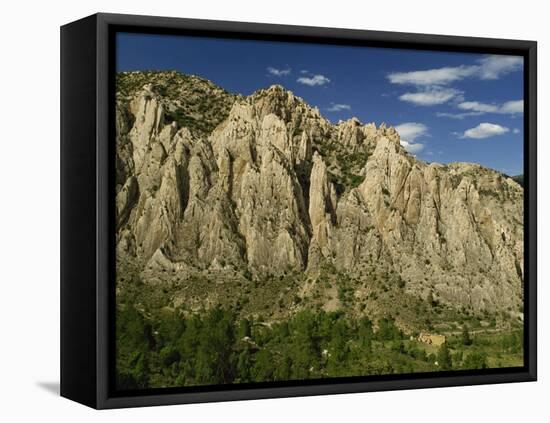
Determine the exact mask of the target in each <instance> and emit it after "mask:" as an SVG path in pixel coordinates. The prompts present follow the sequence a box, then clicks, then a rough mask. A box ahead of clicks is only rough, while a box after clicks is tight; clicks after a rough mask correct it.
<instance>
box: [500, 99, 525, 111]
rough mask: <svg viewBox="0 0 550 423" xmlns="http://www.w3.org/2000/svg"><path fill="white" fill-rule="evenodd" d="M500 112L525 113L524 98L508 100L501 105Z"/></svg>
mask: <svg viewBox="0 0 550 423" xmlns="http://www.w3.org/2000/svg"><path fill="white" fill-rule="evenodd" d="M500 113H511V114H515V113H523V100H514V101H507V102H506V103H504V104H503V105H502V106H501V107H500Z"/></svg>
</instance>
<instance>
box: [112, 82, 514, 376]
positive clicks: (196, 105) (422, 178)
mask: <svg viewBox="0 0 550 423" xmlns="http://www.w3.org/2000/svg"><path fill="white" fill-rule="evenodd" d="M117 81H118V95H117V186H116V193H117V196H116V209H117V213H116V215H117V304H118V306H119V309H120V310H122V311H124V310H126V309H127V308H128V307H129V308H131V309H135V310H136V311H137V312H138V313H139V314H140V315H142V316H144V318H145V319H152V321H155V319H161V318H162V319H164V317H159V316H166V313H168V314H173V313H176V315H180V316H182V318H183V317H184V316H191V315H193V314H196V313H203V312H204V311H207V310H212V309H215V308H216V307H217V306H220V307H222V308H223V309H225V310H229V311H230V312H231V313H233V315H234V316H236V318H237V319H251V320H254V321H258V322H266V324H268V325H272V324H275V323H277V322H284V321H288V320H289V319H293V318H295V316H298V315H300V313H301V312H303V311H312V312H315V313H343V315H344V316H346V318H347V319H351V320H350V321H353V320H356V319H362V318H367V319H370V321H372V322H375V327H378V325H379V323H376V322H379V321H380V319H390V321H391V322H395V324H396V325H397V327H398V328H400V330H402V331H404V333H409V334H413V333H418V332H419V331H422V330H430V331H436V332H439V333H448V334H452V333H454V332H455V331H456V330H457V328H461V327H464V325H466V324H468V325H471V326H474V327H486V328H487V327H489V328H492V330H508V329H513V328H518V327H520V326H521V322H522V319H523V308H522V304H523V298H522V291H523V226H522V221H523V189H522V187H521V186H520V185H519V184H518V183H517V182H515V181H514V180H513V179H511V178H509V177H507V176H506V175H503V174H502V173H500V172H497V171H494V170H491V169H488V168H484V167H482V166H480V165H477V164H471V163H451V164H448V165H443V164H438V163H425V162H422V161H420V160H418V159H416V158H415V157H414V156H412V155H410V154H408V153H407V151H406V150H405V149H404V148H403V147H402V146H401V143H400V137H399V134H398V133H397V131H396V130H395V129H394V128H392V127H387V126H386V125H384V124H382V125H378V126H377V125H375V124H374V123H369V124H363V123H362V122H360V121H359V120H358V119H355V118H353V119H350V120H347V121H344V122H339V123H338V124H332V123H331V122H330V121H328V120H327V119H325V118H324V117H323V116H322V115H321V114H320V113H319V110H318V109H316V108H313V107H310V106H309V105H308V104H306V103H305V102H304V101H303V100H302V99H301V98H299V97H297V96H295V95H294V94H293V93H291V92H290V91H288V90H286V89H284V88H283V87H281V86H278V85H274V86H271V87H269V88H267V89H262V90H259V91H257V92H255V93H253V94H252V95H250V96H248V97H243V96H240V95H233V94H229V93H227V92H226V91H224V90H223V89H221V88H219V87H216V86H215V85H214V84H213V83H211V82H209V81H206V80H204V79H201V78H198V77H193V76H186V75H182V74H178V73H176V72H157V73H154V72H153V73H152V72H148V73H139V72H131V73H124V74H120V75H119V76H118V79H117ZM125 307H126V308H125ZM158 321H160V320H158ZM432 365H433V364H432ZM413 367H414V366H413ZM419 368H420V367H419ZM373 371H374V370H373ZM376 371H379V370H376ZM172 383H173V381H172Z"/></svg>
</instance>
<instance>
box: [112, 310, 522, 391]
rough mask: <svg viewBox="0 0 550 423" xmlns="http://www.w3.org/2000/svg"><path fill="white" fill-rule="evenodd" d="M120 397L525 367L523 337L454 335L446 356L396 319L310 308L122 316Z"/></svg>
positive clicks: (119, 323)
mask: <svg viewBox="0 0 550 423" xmlns="http://www.w3.org/2000/svg"><path fill="white" fill-rule="evenodd" d="M117 340H118V342H117V384H118V387H119V388H120V389H123V390H124V389H126V390H128V389H140V388H146V387H169V386H192V385H210V384H227V383H245V382H263V381H277V380H291V379H312V378H313V379H318V378H327V377H342V376H358V375H380V374H396V373H412V372H431V371H438V370H460V369H482V368H487V367H499V366H512V365H521V357H522V355H521V348H522V336H521V331H512V332H509V333H507V334H496V333H494V334H488V333H485V334H483V335H480V336H476V337H475V338H474V339H473V340H472V344H471V345H469V346H465V345H464V343H463V339H462V336H451V337H449V340H448V342H446V343H445V344H443V345H442V346H441V347H440V348H439V349H436V347H433V346H431V345H427V344H424V343H421V342H419V341H416V340H414V339H410V338H409V337H408V336H407V335H405V334H404V333H403V331H402V330H401V329H399V328H398V327H397V326H396V324H395V320H394V319H393V318H391V317H386V318H382V319H380V320H378V322H376V325H375V324H374V323H373V322H372V321H371V320H370V319H368V318H366V317H361V318H357V319H350V318H347V317H346V316H345V315H344V314H343V313H341V312H325V311H311V310H302V311H299V312H298V313H296V314H295V315H294V316H292V317H291V318H289V319H288V320H283V321H278V322H265V321H264V319H263V318H262V317H261V316H258V317H256V318H250V319H238V318H237V316H236V314H235V313H234V312H231V311H228V310H225V309H223V308H221V307H214V308H212V309H210V310H208V311H203V312H200V313H199V312H198V313H193V314H187V315H186V314H183V313H180V312H175V311H167V310H163V311H161V312H159V313H156V314H155V315H154V316H149V317H145V315H144V314H143V313H141V312H139V311H138V310H137V309H136V308H135V307H134V306H131V305H126V306H124V307H120V308H119V310H118V313H117Z"/></svg>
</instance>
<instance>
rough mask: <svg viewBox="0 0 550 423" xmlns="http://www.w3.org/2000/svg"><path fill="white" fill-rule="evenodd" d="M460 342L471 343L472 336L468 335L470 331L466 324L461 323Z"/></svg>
mask: <svg viewBox="0 0 550 423" xmlns="http://www.w3.org/2000/svg"><path fill="white" fill-rule="evenodd" d="M462 344H463V345H466V346H468V345H472V337H471V336H470V331H469V330H468V325H466V324H464V325H462Z"/></svg>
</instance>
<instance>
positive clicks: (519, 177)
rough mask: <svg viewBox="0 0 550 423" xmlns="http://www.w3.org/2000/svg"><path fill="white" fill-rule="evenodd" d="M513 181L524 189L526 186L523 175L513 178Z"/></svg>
mask: <svg viewBox="0 0 550 423" xmlns="http://www.w3.org/2000/svg"><path fill="white" fill-rule="evenodd" d="M512 179H513V180H514V181H516V182H517V183H518V184H520V185H521V186H522V187H523V184H524V177H523V175H517V176H512Z"/></svg>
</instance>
